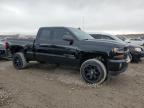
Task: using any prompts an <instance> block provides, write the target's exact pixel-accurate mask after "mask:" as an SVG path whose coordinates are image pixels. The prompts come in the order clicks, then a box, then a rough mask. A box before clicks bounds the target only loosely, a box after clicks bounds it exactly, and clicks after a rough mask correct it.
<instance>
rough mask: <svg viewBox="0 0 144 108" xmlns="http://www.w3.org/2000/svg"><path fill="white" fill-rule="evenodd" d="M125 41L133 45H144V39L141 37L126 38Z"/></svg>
mask: <svg viewBox="0 0 144 108" xmlns="http://www.w3.org/2000/svg"><path fill="white" fill-rule="evenodd" d="M123 39H124V41H125V42H127V43H128V44H133V45H140V46H143V45H144V40H142V39H140V38H126V37H125V38H124V37H123Z"/></svg>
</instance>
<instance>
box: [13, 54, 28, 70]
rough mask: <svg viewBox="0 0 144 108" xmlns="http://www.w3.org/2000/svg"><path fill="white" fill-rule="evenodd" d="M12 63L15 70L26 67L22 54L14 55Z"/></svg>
mask: <svg viewBox="0 0 144 108" xmlns="http://www.w3.org/2000/svg"><path fill="white" fill-rule="evenodd" d="M12 61H13V65H14V67H15V68H16V69H24V68H26V66H27V61H26V58H25V56H24V54H23V53H22V52H18V53H15V54H14V55H13V59H12Z"/></svg>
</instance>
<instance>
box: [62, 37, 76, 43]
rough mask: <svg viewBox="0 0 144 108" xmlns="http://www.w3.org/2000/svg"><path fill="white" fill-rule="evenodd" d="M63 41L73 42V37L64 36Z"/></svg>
mask: <svg viewBox="0 0 144 108" xmlns="http://www.w3.org/2000/svg"><path fill="white" fill-rule="evenodd" d="M63 40H65V41H70V42H73V40H74V39H73V37H72V36H71V35H64V36H63Z"/></svg>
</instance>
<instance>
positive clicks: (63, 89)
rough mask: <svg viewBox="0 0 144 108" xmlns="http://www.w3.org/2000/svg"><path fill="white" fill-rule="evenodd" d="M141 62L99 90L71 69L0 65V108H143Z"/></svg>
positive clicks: (143, 81) (38, 65) (143, 89)
mask: <svg viewBox="0 0 144 108" xmlns="http://www.w3.org/2000/svg"><path fill="white" fill-rule="evenodd" d="M143 66H144V62H141V63H139V64H130V66H129V69H128V71H127V72H125V73H123V74H121V75H119V76H118V77H115V78H112V79H110V80H108V81H107V82H105V83H104V84H103V85H101V86H96V85H88V84H86V83H85V82H83V81H82V80H81V79H80V77H79V70H78V69H75V68H72V67H64V66H60V67H55V66H51V65H42V64H39V63H35V62H33V63H31V64H30V65H29V67H28V68H27V69H25V70H19V71H18V70H16V69H14V68H13V66H12V63H11V62H10V61H0V108H144V68H143Z"/></svg>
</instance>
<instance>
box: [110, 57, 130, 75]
mask: <svg viewBox="0 0 144 108" xmlns="http://www.w3.org/2000/svg"><path fill="white" fill-rule="evenodd" d="M129 62H130V57H129V56H128V57H127V59H123V60H109V62H108V70H109V75H111V76H116V75H119V74H120V73H122V72H125V71H126V70H127V68H128V63H129Z"/></svg>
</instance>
